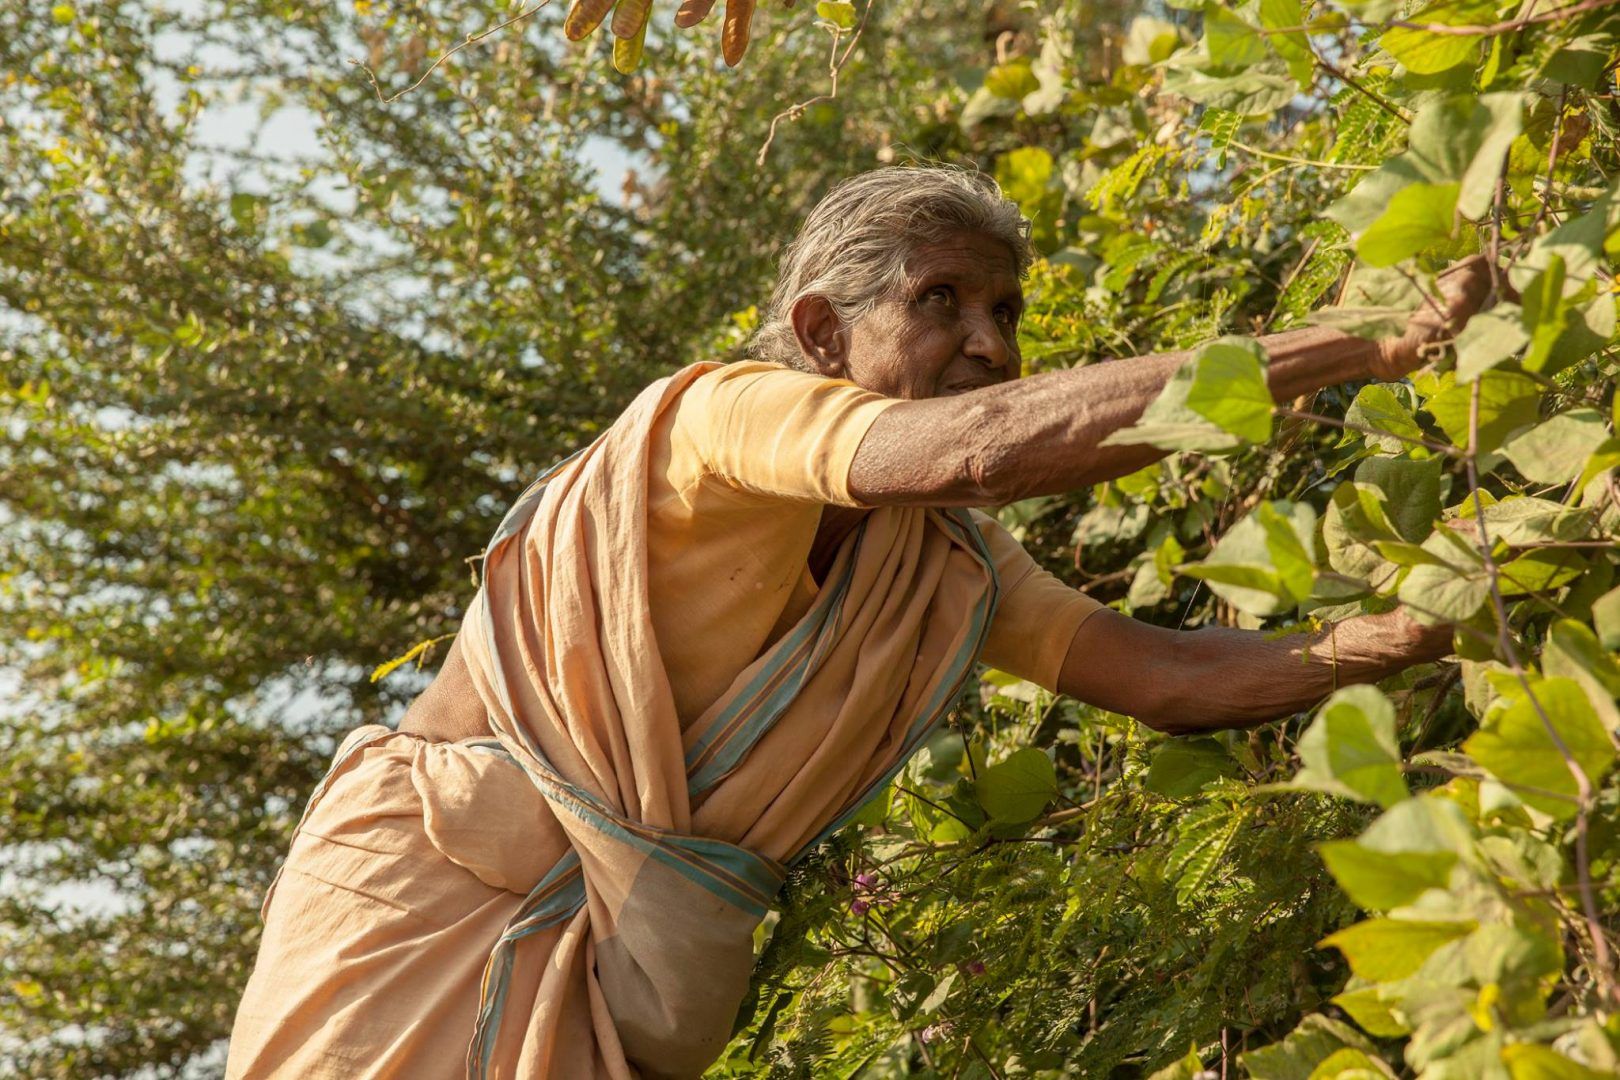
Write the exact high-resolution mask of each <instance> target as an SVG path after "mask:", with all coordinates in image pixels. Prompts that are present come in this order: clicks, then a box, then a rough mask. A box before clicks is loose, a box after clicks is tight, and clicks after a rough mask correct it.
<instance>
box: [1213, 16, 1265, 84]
mask: <svg viewBox="0 0 1620 1080" xmlns="http://www.w3.org/2000/svg"><path fill="white" fill-rule="evenodd" d="M1203 43H1204V47H1205V48H1206V49H1208V50H1209V60H1210V64H1211V67H1212V70H1215V71H1224V72H1241V71H1243V70H1245V69H1247V68H1249V67H1251V66H1252V65H1255V64H1260V63H1264V62H1265V61H1266V60H1267V59H1268V58H1269V57H1270V55H1271V50H1270V48H1269V47H1267V45H1266V41H1265V39H1264V38H1263V37H1261V36H1260V34H1259V33H1258V32H1257V31H1256V30H1255V28H1254V27H1253V26H1250V25H1249V24H1248V23H1247V22H1245V21H1244V20H1243V18H1242V17H1241V16H1239V15H1238V14H1237V13H1236V12H1234V11H1233V10H1232V9H1231V8H1227V7H1224V6H1222V5H1220V4H1217V3H1211V4H1206V5H1205V6H1204V42H1203Z"/></svg>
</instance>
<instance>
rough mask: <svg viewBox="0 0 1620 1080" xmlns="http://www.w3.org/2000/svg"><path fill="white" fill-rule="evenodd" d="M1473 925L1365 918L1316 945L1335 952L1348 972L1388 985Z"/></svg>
mask: <svg viewBox="0 0 1620 1080" xmlns="http://www.w3.org/2000/svg"><path fill="white" fill-rule="evenodd" d="M1475 925H1476V924H1475V923H1474V922H1472V921H1466V922H1465V921H1457V922H1452V921H1445V922H1441V921H1437V920H1428V919H1383V918H1380V919H1368V920H1367V921H1365V922H1359V923H1356V924H1355V925H1354V926H1348V927H1346V928H1345V929H1343V930H1340V931H1339V932H1338V933H1336V934H1331V935H1329V936H1328V937H1325V938H1323V939H1322V940H1321V942H1320V943H1319V944H1320V945H1321V946H1323V947H1326V946H1329V945H1331V946H1332V947H1333V948H1335V949H1338V950H1339V951H1340V952H1341V953H1343V954H1344V958H1345V960H1346V961H1348V962H1349V964H1350V970H1351V971H1353V972H1355V973H1356V974H1357V975H1360V976H1361V977H1362V978H1363V979H1372V980H1373V981H1374V982H1389V981H1392V980H1394V979H1404V978H1406V976H1408V975H1410V974H1412V973H1413V972H1414V971H1416V970H1417V969H1418V968H1420V967H1422V966H1423V962H1424V961H1425V960H1427V959H1428V958H1429V955H1430V954H1431V953H1433V952H1434V950H1436V949H1438V948H1439V947H1440V946H1442V945H1445V944H1446V943H1447V942H1451V941H1456V940H1457V939H1458V938H1461V937H1465V936H1467V935H1468V934H1469V933H1470V932H1471V931H1472V930H1473V929H1474V927H1475Z"/></svg>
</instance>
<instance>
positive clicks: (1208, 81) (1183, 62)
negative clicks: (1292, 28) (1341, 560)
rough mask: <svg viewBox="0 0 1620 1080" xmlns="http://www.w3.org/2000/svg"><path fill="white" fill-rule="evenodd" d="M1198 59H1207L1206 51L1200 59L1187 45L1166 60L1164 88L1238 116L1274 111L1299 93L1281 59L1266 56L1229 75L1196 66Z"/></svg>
mask: <svg viewBox="0 0 1620 1080" xmlns="http://www.w3.org/2000/svg"><path fill="white" fill-rule="evenodd" d="M1189 54H1194V55H1189ZM1200 63H1202V64H1206V65H1207V64H1208V63H1209V60H1208V54H1207V53H1205V54H1204V56H1203V57H1202V59H1200V58H1199V57H1198V56H1196V50H1188V49H1183V50H1182V51H1181V52H1180V53H1177V54H1176V55H1175V56H1172V57H1171V58H1170V59H1169V60H1167V61H1165V69H1164V88H1165V90H1167V91H1169V92H1170V93H1173V94H1180V95H1181V96H1182V97H1185V98H1187V99H1189V100H1191V101H1196V102H1198V103H1199V104H1201V105H1209V106H1212V107H1214V108H1217V109H1226V110H1228V111H1230V112H1235V113H1237V114H1239V115H1240V116H1262V115H1265V114H1268V113H1271V112H1274V111H1276V110H1277V109H1280V108H1282V107H1283V106H1284V105H1287V104H1288V103H1289V102H1290V101H1292V100H1293V99H1294V95H1296V94H1297V93H1299V88H1298V86H1296V85H1295V83H1294V80H1293V77H1292V76H1290V75H1289V73H1288V66H1287V65H1286V64H1284V63H1283V62H1282V61H1281V60H1266V61H1264V62H1262V63H1259V64H1255V65H1253V66H1251V67H1249V68H1247V69H1245V70H1242V71H1239V72H1237V73H1235V74H1229V75H1228V74H1215V73H1212V72H1209V71H1205V70H1201V69H1200V67H1198V66H1197V65H1198V64H1200Z"/></svg>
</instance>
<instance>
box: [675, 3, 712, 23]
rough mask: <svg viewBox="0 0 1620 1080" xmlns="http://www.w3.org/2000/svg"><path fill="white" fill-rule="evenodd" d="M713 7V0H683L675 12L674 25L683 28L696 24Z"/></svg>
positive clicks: (706, 15) (704, 17) (705, 17)
mask: <svg viewBox="0 0 1620 1080" xmlns="http://www.w3.org/2000/svg"><path fill="white" fill-rule="evenodd" d="M713 8H714V0H684V2H683V3H682V4H681V6H680V10H679V11H677V12H675V25H676V26H678V27H680V28H681V29H682V30H685V29H687V28H689V27H693V26H696V25H697V24H698V23H700V22H702V21H703V20H704V19H707V18H708V17H709V12H710V11H711V10H712V9H713Z"/></svg>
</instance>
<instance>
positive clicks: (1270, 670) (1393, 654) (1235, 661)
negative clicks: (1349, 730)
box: [1139, 610, 1451, 734]
mask: <svg viewBox="0 0 1620 1080" xmlns="http://www.w3.org/2000/svg"><path fill="white" fill-rule="evenodd" d="M1181 636H1182V648H1183V653H1184V655H1185V657H1186V662H1185V664H1184V665H1183V669H1182V674H1181V675H1178V677H1177V683H1178V684H1179V685H1180V686H1182V687H1184V688H1185V692H1184V693H1183V694H1182V695H1181V697H1182V701H1181V704H1180V706H1179V707H1177V708H1171V709H1166V710H1165V711H1164V713H1163V714H1162V715H1161V716H1158V717H1154V718H1139V719H1142V721H1143V722H1144V723H1146V724H1148V725H1149V726H1150V727H1155V728H1158V729H1159V730H1162V731H1169V732H1172V733H1174V734H1186V733H1190V732H1194V731H1210V730H1216V729H1220V728H1234V727H1252V726H1254V725H1255V724H1261V723H1264V722H1266V721H1268V720H1275V719H1278V718H1279V717H1283V716H1288V715H1289V714H1291V713H1296V712H1299V711H1300V710H1302V709H1308V708H1310V707H1311V706H1313V705H1315V704H1316V703H1317V702H1319V701H1321V700H1322V699H1323V698H1325V697H1327V695H1328V694H1330V693H1332V692H1333V690H1334V689H1335V688H1336V687H1340V686H1349V685H1351V684H1353V683H1370V682H1377V681H1378V680H1380V679H1383V678H1387V677H1388V676H1390V675H1393V674H1395V673H1396V672H1398V671H1401V670H1402V669H1404V668H1408V667H1411V666H1412V665H1414V664H1420V663H1427V662H1430V661H1433V660H1438V659H1439V658H1440V657H1442V656H1445V655H1446V654H1447V653H1449V652H1451V630H1450V628H1449V627H1444V626H1441V627H1434V626H1424V625H1422V624H1420V623H1418V622H1416V621H1414V620H1413V619H1412V618H1410V617H1409V616H1408V615H1407V614H1406V613H1405V612H1404V611H1399V610H1397V611H1391V612H1387V613H1385V614H1381V615H1360V616H1356V617H1354V618H1350V619H1345V620H1343V621H1341V622H1339V623H1336V624H1334V625H1333V626H1332V627H1330V628H1329V629H1327V630H1323V631H1320V632H1317V633H1313V634H1308V635H1306V634H1300V635H1289V636H1285V637H1280V638H1272V637H1270V636H1268V635H1267V634H1265V633H1262V632H1260V631H1253V630H1232V629H1225V628H1218V627H1217V628H1210V629H1206V630H1194V631H1190V632H1187V633H1184V634H1182V635H1181Z"/></svg>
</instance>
